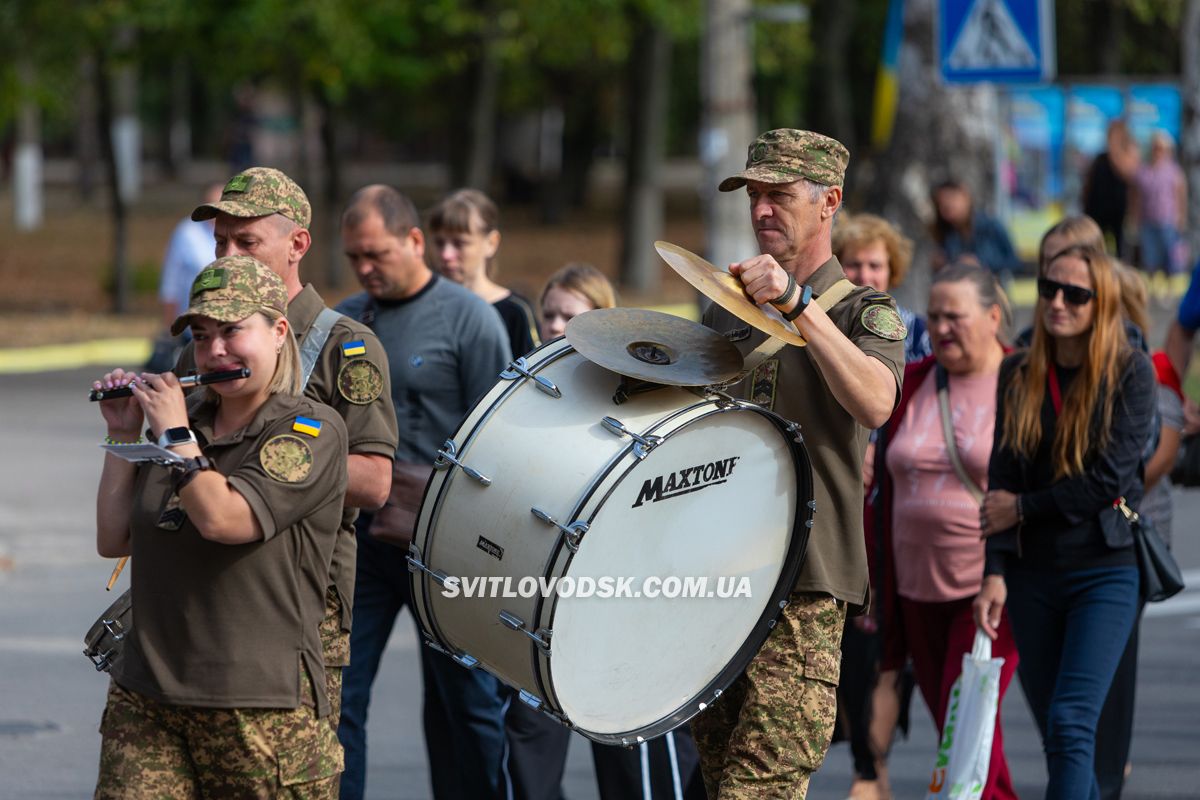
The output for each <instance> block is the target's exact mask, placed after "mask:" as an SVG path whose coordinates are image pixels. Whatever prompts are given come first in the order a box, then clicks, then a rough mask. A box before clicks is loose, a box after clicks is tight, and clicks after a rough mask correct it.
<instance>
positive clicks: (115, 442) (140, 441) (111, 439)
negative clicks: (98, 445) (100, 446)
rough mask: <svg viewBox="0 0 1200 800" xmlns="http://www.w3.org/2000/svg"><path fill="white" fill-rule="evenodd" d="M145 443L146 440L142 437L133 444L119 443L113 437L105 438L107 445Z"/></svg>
mask: <svg viewBox="0 0 1200 800" xmlns="http://www.w3.org/2000/svg"><path fill="white" fill-rule="evenodd" d="M143 441H144V440H143V439H142V437H140V436H139V437H137V438H136V439H134V440H133V441H132V442H118V441H117V440H116V439H114V438H113V437H111V436H105V437H104V443H105V444H141V443H142V442H143Z"/></svg>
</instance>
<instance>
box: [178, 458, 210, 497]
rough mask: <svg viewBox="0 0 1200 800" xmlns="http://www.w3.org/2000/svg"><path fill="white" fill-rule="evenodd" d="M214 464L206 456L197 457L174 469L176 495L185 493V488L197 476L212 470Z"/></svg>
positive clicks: (186, 459)
mask: <svg viewBox="0 0 1200 800" xmlns="http://www.w3.org/2000/svg"><path fill="white" fill-rule="evenodd" d="M212 468H213V464H212V462H211V461H209V460H208V459H207V458H205V457H204V456H196V457H195V458H185V459H184V460H183V463H182V464H179V465H177V466H175V467H173V468H172V470H173V471H174V473H175V481H174V486H173V487H172V488H173V489H174V490H175V494H179V493H180V492H181V491H183V487H185V486H187V485H188V484H189V483H191V482H192V481H193V480H195V479H196V476H197V475H199V474H200V473H201V472H204V471H205V470H208V469H212Z"/></svg>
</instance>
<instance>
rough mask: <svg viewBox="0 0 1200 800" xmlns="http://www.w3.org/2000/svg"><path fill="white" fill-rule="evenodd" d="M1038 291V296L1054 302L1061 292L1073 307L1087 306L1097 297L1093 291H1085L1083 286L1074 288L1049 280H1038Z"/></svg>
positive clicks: (1067, 284)
mask: <svg viewBox="0 0 1200 800" xmlns="http://www.w3.org/2000/svg"><path fill="white" fill-rule="evenodd" d="M1037 290H1038V294H1039V295H1041V296H1042V299H1044V300H1053V299H1054V296H1055V295H1056V294H1058V293H1059V290H1061V291H1062V293H1063V300H1065V301H1067V302H1068V303H1070V304H1071V305H1073V306H1086V305H1087V304H1088V303H1090V302H1091V301H1092V298H1093V297H1095V296H1096V293H1095V292H1093V291H1092V290H1091V289H1085V288H1083V287H1082V286H1072V285H1071V284H1069V283H1059V282H1058V281H1052V280H1050V279H1049V278H1038V282H1037Z"/></svg>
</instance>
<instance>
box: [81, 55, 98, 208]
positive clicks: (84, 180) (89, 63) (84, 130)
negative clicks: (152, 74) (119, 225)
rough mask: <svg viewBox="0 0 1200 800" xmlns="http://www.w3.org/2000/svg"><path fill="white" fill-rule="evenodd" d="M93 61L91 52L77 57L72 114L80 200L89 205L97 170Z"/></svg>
mask: <svg viewBox="0 0 1200 800" xmlns="http://www.w3.org/2000/svg"><path fill="white" fill-rule="evenodd" d="M96 86H97V78H96V59H95V57H94V56H93V55H92V54H91V53H85V54H84V55H82V56H80V58H79V90H78V94H77V95H76V97H77V101H76V102H77V105H76V115H75V162H76V163H77V164H78V165H79V172H78V182H77V185H78V187H79V198H80V199H81V200H83V202H85V203H87V202H90V201H91V199H92V195H93V193H94V192H95V190H96V168H97V162H98V161H99V160H100V140H99V133H100V128H99V124H100V123H99V122H98V121H97V112H96Z"/></svg>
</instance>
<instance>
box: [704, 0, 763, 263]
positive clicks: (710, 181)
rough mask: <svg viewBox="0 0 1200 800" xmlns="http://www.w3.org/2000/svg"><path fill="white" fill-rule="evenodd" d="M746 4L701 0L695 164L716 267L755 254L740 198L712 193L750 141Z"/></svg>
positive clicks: (742, 160)
mask: <svg viewBox="0 0 1200 800" xmlns="http://www.w3.org/2000/svg"><path fill="white" fill-rule="evenodd" d="M750 10H751V2H750V0H705V7H704V11H705V21H704V38H703V41H702V43H701V51H700V52H701V65H700V81H701V103H702V114H701V120H702V127H701V131H700V161H701V163H702V164H703V165H704V185H703V186H702V187H700V191H701V196H702V198H703V201H704V222H705V230H706V231H707V234H708V242H707V247H706V249H707V254H708V258H709V260H710V261H712V262H713V263H714V264H716V265H717V266H718V267H725V266H727V265H728V264H730V263H732V262H734V261H742V260H743V259H746V258H749V257H750V256H752V255H754V254H756V253H757V252H758V247H757V245H756V243H755V241H754V235H753V231H752V229H751V227H750V214H749V212H748V210H747V205H746V196H745V194H743V193H741V192H729V193H724V192H718V191H717V184H718V183H720V182H721V181H722V180H723V179H725V178H727V177H729V176H730V175H733V174H735V173H738V172H741V171H742V170H743V169H745V167H746V150H747V148H748V147H749V146H750V143H751V142H752V141H753V140H754V136H755V134H756V131H755V130H754V89H753V87H752V85H751V82H750V81H751V74H752V71H751V57H750V42H749V30H748V29H747V19H748V15H749V13H750Z"/></svg>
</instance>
